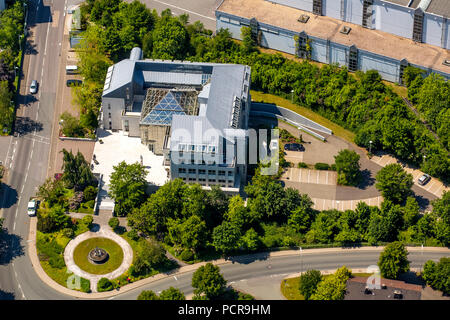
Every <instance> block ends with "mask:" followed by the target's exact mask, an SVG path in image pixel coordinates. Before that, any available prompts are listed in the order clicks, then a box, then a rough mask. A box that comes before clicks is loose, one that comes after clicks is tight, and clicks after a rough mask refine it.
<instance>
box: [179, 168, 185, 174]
mask: <svg viewBox="0 0 450 320" xmlns="http://www.w3.org/2000/svg"><path fill="white" fill-rule="evenodd" d="M178 173H186V168H178Z"/></svg>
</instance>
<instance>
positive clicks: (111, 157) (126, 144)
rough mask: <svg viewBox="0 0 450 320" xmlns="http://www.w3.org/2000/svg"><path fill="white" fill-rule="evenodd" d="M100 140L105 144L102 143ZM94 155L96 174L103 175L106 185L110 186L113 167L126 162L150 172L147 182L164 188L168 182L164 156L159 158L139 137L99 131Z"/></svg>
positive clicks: (120, 132)
mask: <svg viewBox="0 0 450 320" xmlns="http://www.w3.org/2000/svg"><path fill="white" fill-rule="evenodd" d="M100 140H101V141H102V142H103V143H100ZM94 155H95V157H96V160H97V161H98V164H94V162H92V163H93V164H94V170H93V172H94V173H100V174H103V181H104V182H105V185H109V181H110V176H111V173H112V172H113V171H114V169H113V166H116V165H118V164H119V163H120V162H122V161H125V162H126V163H127V164H133V163H136V162H138V163H140V162H141V157H142V164H143V165H144V166H145V169H146V170H147V171H148V174H147V181H148V182H150V183H151V184H153V185H156V186H162V185H163V184H164V183H165V182H166V181H168V177H167V171H166V169H165V168H164V166H163V156H157V155H155V154H154V153H153V152H151V151H149V150H148V148H147V147H146V146H145V145H143V144H142V143H141V138H139V137H128V136H126V135H124V132H122V131H119V132H112V131H110V130H102V129H98V141H96V142H95V148H94Z"/></svg>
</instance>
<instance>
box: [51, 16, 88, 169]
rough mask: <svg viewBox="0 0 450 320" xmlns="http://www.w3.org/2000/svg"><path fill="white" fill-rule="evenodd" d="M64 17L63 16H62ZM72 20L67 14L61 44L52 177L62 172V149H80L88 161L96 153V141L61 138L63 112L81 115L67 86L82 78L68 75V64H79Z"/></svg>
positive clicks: (54, 122)
mask: <svg viewBox="0 0 450 320" xmlns="http://www.w3.org/2000/svg"><path fill="white" fill-rule="evenodd" d="M60 18H63V17H60ZM71 21H72V15H71V14H67V15H66V16H65V23H64V34H63V41H62V44H61V58H62V59H61V63H60V65H59V72H58V84H57V89H56V101H55V113H54V118H53V127H52V128H53V129H52V136H51V147H50V154H49V164H48V168H47V177H52V176H53V175H54V174H55V173H60V172H61V166H62V163H63V161H62V159H63V155H62V153H61V150H62V149H66V150H68V151H70V150H72V152H73V153H74V154H76V153H77V152H78V151H80V152H81V153H82V154H83V156H84V158H85V159H86V161H87V162H88V163H90V162H91V160H92V155H93V153H94V144H95V142H94V141H75V140H61V139H60V138H59V129H60V127H61V126H60V125H59V119H60V117H61V114H62V113H63V112H66V111H67V112H69V113H70V114H72V115H73V116H76V117H79V116H80V113H79V110H78V108H77V106H75V105H73V104H72V100H73V95H72V89H71V88H70V87H67V86H66V80H67V79H69V78H70V79H79V80H82V79H81V77H80V76H79V75H66V65H73V64H77V60H76V59H77V58H76V54H75V52H70V51H69V50H70V45H69V29H70V25H71Z"/></svg>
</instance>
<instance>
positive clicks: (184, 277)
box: [113, 249, 448, 300]
mask: <svg viewBox="0 0 450 320" xmlns="http://www.w3.org/2000/svg"><path fill="white" fill-rule="evenodd" d="M443 250H446V249H443ZM303 252H304V254H303V257H302V258H300V255H298V256H281V257H274V258H270V259H265V258H264V256H263V257H261V258H260V260H241V259H237V260H236V261H235V263H232V264H226V265H222V266H220V270H221V272H222V273H223V275H224V277H225V278H226V279H227V280H228V283H229V284H233V283H234V282H242V281H247V280H251V279H256V278H260V279H261V282H264V283H265V284H266V285H264V286H263V287H260V288H259V292H258V293H256V296H255V297H256V298H260V299H267V298H271V297H273V293H272V292H270V291H271V290H273V288H274V287H275V286H276V283H272V282H277V283H278V287H279V283H280V276H287V275H289V274H293V273H297V272H300V271H301V270H303V271H305V270H308V269H317V270H334V269H337V268H339V267H341V266H342V265H346V266H347V267H349V268H358V269H359V268H367V267H369V266H370V265H376V263H377V261H378V258H379V254H380V252H378V251H377V252H373V251H363V250H353V249H349V251H348V252H341V253H314V254H311V253H310V254H308V253H307V250H303ZM443 252H447V254H448V250H446V251H443ZM442 256H445V253H430V252H428V253H423V256H422V254H421V253H420V252H413V253H410V255H409V256H408V258H409V260H410V261H412V262H411V267H412V268H419V267H421V266H422V265H423V263H424V262H425V261H426V260H429V259H433V260H439V258H441V257H442ZM192 274H193V272H188V273H185V274H181V275H178V276H172V277H168V278H166V279H162V280H159V281H156V282H154V283H152V284H149V285H145V286H142V287H140V288H139V289H136V290H133V291H129V292H126V293H123V294H119V295H117V296H115V297H114V298H113V299H122V300H129V299H131V300H135V299H136V298H137V296H138V295H139V293H140V292H141V291H142V290H153V291H154V292H160V291H162V290H164V289H167V288H169V287H170V286H173V287H176V288H179V289H180V290H182V291H183V292H184V293H185V295H190V294H192V293H193V288H192V287H191V280H192Z"/></svg>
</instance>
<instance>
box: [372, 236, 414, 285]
mask: <svg viewBox="0 0 450 320" xmlns="http://www.w3.org/2000/svg"><path fill="white" fill-rule="evenodd" d="M407 256H408V251H407V250H406V248H405V245H404V244H402V243H401V242H398V241H396V242H392V243H390V244H388V245H387V246H386V247H385V248H384V250H383V252H382V253H381V254H380V258H379V260H378V267H379V268H380V272H381V276H383V277H385V278H388V279H397V278H398V276H399V275H400V274H401V273H405V272H407V271H409V261H408V257H407Z"/></svg>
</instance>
